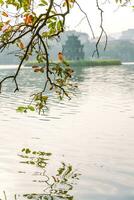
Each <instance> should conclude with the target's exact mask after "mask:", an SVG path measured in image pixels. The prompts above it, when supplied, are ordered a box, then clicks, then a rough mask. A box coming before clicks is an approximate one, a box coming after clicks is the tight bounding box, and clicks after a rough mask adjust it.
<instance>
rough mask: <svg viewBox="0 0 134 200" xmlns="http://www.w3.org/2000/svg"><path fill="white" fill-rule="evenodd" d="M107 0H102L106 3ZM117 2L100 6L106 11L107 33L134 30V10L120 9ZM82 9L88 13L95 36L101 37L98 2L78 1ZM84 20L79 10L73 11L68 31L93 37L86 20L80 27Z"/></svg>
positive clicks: (94, 0) (89, 0) (112, 0)
mask: <svg viewBox="0 0 134 200" xmlns="http://www.w3.org/2000/svg"><path fill="white" fill-rule="evenodd" d="M104 1H105V0H100V2H104ZM114 1H115V0H111V2H110V3H108V2H107V3H105V4H104V3H103V4H100V6H101V7H102V8H103V10H104V23H103V24H104V28H105V30H106V32H107V33H108V34H109V33H116V32H121V31H123V30H127V29H129V28H134V10H132V8H130V5H129V7H122V8H119V7H118V5H117V4H115V3H114ZM78 2H79V4H80V5H81V7H82V9H83V10H84V11H85V12H86V13H87V15H88V17H89V19H90V22H91V24H92V27H93V29H94V32H95V35H96V36H97V35H99V31H100V29H99V23H100V15H99V13H100V12H99V11H98V10H97V9H96V0H78ZM82 18H83V14H82V13H80V11H79V10H78V8H77V7H76V8H75V9H73V11H72V13H71V16H69V17H68V19H67V25H68V27H67V29H69V30H70V29H75V30H77V31H82V32H87V33H88V34H89V35H90V36H91V31H90V29H89V27H88V24H87V22H86V20H83V21H82V22H81V24H80V25H79V26H77V24H79V22H80V19H82Z"/></svg>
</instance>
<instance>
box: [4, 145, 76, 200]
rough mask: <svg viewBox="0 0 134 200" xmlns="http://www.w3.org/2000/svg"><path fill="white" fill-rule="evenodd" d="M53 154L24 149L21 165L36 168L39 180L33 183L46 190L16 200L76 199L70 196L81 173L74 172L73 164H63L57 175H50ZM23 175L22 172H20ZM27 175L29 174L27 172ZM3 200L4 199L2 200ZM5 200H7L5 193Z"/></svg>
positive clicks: (15, 197)
mask: <svg viewBox="0 0 134 200" xmlns="http://www.w3.org/2000/svg"><path fill="white" fill-rule="evenodd" d="M51 155H52V153H49V152H44V151H32V150H31V149H29V148H23V149H22V151H21V154H19V157H20V158H21V161H20V163H22V164H25V165H29V166H31V165H32V166H33V167H35V169H36V171H35V173H34V175H36V177H37V175H38V177H39V178H38V179H34V180H33V182H39V183H42V184H43V186H44V189H43V191H42V193H34V192H33V193H29V194H23V195H15V196H14V200H18V199H23V198H26V199H33V200H35V199H36V200H42V199H44V200H60V199H63V200H73V199H74V197H73V195H72V194H70V191H72V190H73V186H74V185H75V184H76V183H77V181H78V180H79V176H80V173H78V171H77V170H74V169H73V167H72V165H71V164H66V163H65V162H62V163H61V166H60V167H59V168H58V169H57V170H56V171H57V172H56V175H55V176H53V175H48V172H47V169H46V166H47V165H48V163H49V160H50V157H51ZM19 173H21V172H19ZM25 173H27V172H25ZM0 200H3V199H0ZM4 200H7V196H6V193H5V192H4Z"/></svg>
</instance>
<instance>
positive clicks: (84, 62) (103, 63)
mask: <svg viewBox="0 0 134 200" xmlns="http://www.w3.org/2000/svg"><path fill="white" fill-rule="evenodd" d="M56 63H57V62H55V64H56ZM67 63H68V64H69V65H71V66H72V67H77V66H81V67H82V66H83V67H85V66H109V65H121V64H122V63H121V61H120V60H116V59H113V60H102V59H98V60H73V61H67ZM32 65H39V66H43V65H44V63H37V62H34V61H33V62H27V63H26V64H25V66H32Z"/></svg>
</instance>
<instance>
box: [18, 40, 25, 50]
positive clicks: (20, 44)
mask: <svg viewBox="0 0 134 200" xmlns="http://www.w3.org/2000/svg"><path fill="white" fill-rule="evenodd" d="M19 47H20V49H24V48H25V46H24V44H23V43H22V42H21V41H20V42H19Z"/></svg>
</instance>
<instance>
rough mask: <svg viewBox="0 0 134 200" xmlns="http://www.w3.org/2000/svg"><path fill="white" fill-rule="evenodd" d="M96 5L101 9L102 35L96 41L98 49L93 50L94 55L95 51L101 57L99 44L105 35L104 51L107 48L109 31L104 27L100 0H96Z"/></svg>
mask: <svg viewBox="0 0 134 200" xmlns="http://www.w3.org/2000/svg"><path fill="white" fill-rule="evenodd" d="M96 6H97V9H98V10H99V11H100V20H101V23H100V29H101V33H100V36H99V38H98V40H97V42H96V45H95V47H96V49H95V51H94V52H93V55H92V57H93V56H94V55H95V53H96V54H97V56H98V57H99V49H98V46H99V43H100V41H101V39H102V36H103V35H104V36H105V46H104V51H105V50H106V47H107V41H108V36H107V33H106V31H105V30H104V27H103V10H102V9H101V7H100V5H99V0H96Z"/></svg>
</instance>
